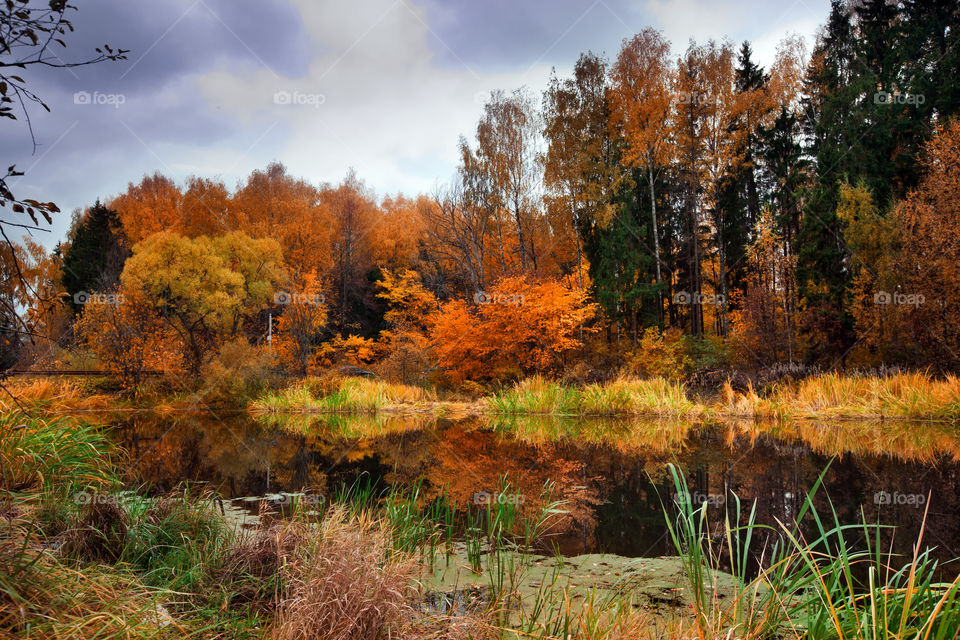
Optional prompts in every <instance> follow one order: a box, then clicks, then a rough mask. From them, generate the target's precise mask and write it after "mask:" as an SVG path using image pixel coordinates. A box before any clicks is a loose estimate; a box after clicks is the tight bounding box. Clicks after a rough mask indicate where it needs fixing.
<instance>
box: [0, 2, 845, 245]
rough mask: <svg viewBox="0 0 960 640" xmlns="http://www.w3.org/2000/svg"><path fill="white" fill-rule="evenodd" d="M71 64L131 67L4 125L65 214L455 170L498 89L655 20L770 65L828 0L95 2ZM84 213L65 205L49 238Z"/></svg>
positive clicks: (413, 186) (43, 83) (82, 14)
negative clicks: (460, 143)
mask: <svg viewBox="0 0 960 640" xmlns="http://www.w3.org/2000/svg"><path fill="white" fill-rule="evenodd" d="M75 4H79V5H80V11H79V12H77V13H75V15H74V25H75V27H76V33H74V34H73V35H72V36H71V39H70V41H69V44H70V48H69V50H68V53H67V54H65V55H64V57H65V58H77V57H81V56H84V55H86V54H88V53H90V52H92V50H93V48H94V47H96V46H100V45H102V44H103V43H109V44H111V45H113V46H119V47H122V48H124V49H130V50H131V52H130V54H128V56H129V60H127V61H126V62H116V63H104V64H100V65H95V66H91V67H84V68H79V69H75V70H72V71H71V70H58V71H52V70H41V71H35V72H31V74H30V75H29V76H28V77H27V80H28V82H29V83H30V86H31V87H32V88H33V89H34V90H35V91H37V93H39V94H40V95H41V96H42V97H43V98H44V99H45V101H46V102H47V104H48V105H50V107H51V109H52V112H51V113H50V114H46V113H45V112H43V111H42V110H40V109H32V110H31V115H32V117H33V124H34V129H35V131H36V137H37V143H38V148H37V150H36V151H35V152H34V151H33V149H32V145H31V142H30V137H29V134H28V131H27V129H26V126H25V125H24V123H23V121H17V122H11V121H5V122H3V123H0V156H2V157H0V162H3V163H5V164H4V166H7V165H9V164H12V163H16V164H17V166H18V169H21V170H26V171H27V175H26V176H25V177H23V178H20V179H18V180H16V181H14V182H13V186H14V187H15V189H14V192H15V193H17V195H18V196H19V197H33V198H38V199H43V200H50V199H52V200H54V201H56V202H57V203H58V204H59V205H60V207H61V209H62V210H64V212H69V211H70V210H71V209H73V208H75V207H80V206H86V205H89V204H91V203H92V202H93V201H94V200H95V199H96V198H98V197H100V198H108V197H110V196H111V195H114V194H116V193H118V192H120V191H122V190H124V189H125V188H126V185H127V183H128V182H131V181H138V180H139V179H140V177H142V176H143V175H144V174H146V173H153V172H154V171H161V172H162V173H165V174H167V175H170V176H172V177H174V178H175V179H177V180H178V181H182V180H183V179H184V178H186V177H187V176H189V175H191V174H197V175H203V176H207V177H219V178H221V179H223V180H224V181H225V182H226V183H227V185H228V186H230V187H233V186H235V185H236V183H237V182H238V181H239V180H241V179H242V178H243V177H244V176H246V175H247V174H248V173H249V172H250V171H251V170H253V169H256V168H260V167H263V166H265V165H266V164H267V163H269V162H270V161H273V160H279V161H281V162H283V163H284V164H285V165H287V167H288V169H289V170H290V172H291V173H293V174H294V175H297V176H302V177H304V178H307V179H308V180H311V181H313V182H315V183H321V182H328V181H329V182H336V181H339V180H340V179H342V177H343V176H344V175H345V174H346V172H347V170H348V168H350V167H353V168H355V169H356V171H357V173H358V175H359V176H360V177H361V178H362V179H364V180H365V181H366V182H367V184H368V185H370V186H371V187H372V188H373V189H375V190H376V191H377V193H379V194H381V195H386V194H389V193H395V192H400V191H402V192H404V193H408V194H415V193H417V192H421V191H427V190H429V189H430V188H431V187H432V186H433V185H434V184H436V183H437V182H438V181H443V180H446V179H448V178H449V177H450V176H451V175H452V173H453V169H454V166H455V163H456V141H457V136H458V135H460V134H468V135H469V134H471V133H472V131H473V129H474V126H475V123H476V120H477V118H478V117H479V115H480V112H481V108H482V103H483V99H484V97H485V96H486V95H487V94H488V93H489V91H490V90H492V89H513V88H516V87H519V86H522V85H526V86H528V87H530V88H531V89H533V90H535V91H539V90H541V89H542V88H543V87H544V86H545V85H546V82H547V79H548V77H549V74H550V70H551V68H556V69H557V72H558V73H559V74H561V75H565V74H566V73H567V72H568V71H569V70H570V69H571V67H572V65H573V63H574V62H575V61H576V58H577V56H578V55H579V53H580V52H581V51H585V50H588V49H590V50H593V51H596V52H604V53H606V54H607V55H608V56H609V57H613V56H615V55H616V52H617V50H618V48H619V44H620V42H621V41H622V39H623V38H625V37H628V36H630V35H632V34H633V33H635V32H637V31H639V30H640V29H642V28H644V27H645V26H653V27H655V28H658V29H661V30H663V32H664V33H665V35H666V37H667V38H668V39H669V40H670V41H671V42H672V44H673V47H674V50H675V52H680V51H681V50H682V49H684V48H685V47H686V44H687V41H688V40H689V39H690V38H694V39H696V40H698V41H704V40H707V39H709V38H715V39H722V38H728V39H730V40H731V41H733V42H734V43H739V42H740V41H742V40H745V39H746V40H750V41H751V42H752V43H753V45H754V49H755V51H756V54H757V58H758V60H759V62H760V63H762V64H764V65H765V66H767V65H769V63H770V62H771V61H772V59H773V54H774V51H775V48H776V43H777V42H778V41H779V40H780V39H781V38H782V37H783V36H784V35H786V34H788V33H797V34H800V35H802V36H805V37H806V38H807V39H808V42H810V41H811V39H812V37H813V35H814V34H815V33H816V30H817V29H818V27H819V25H820V24H821V23H822V22H823V21H824V20H825V19H826V16H827V11H828V8H829V1H828V0H797V1H796V2H793V1H792V0H783V1H782V2H770V1H769V0H754V1H746V0H595V1H594V0H584V1H575V0H420V1H417V0H348V1H344V0H338V1H332V0H154V1H152V2H148V1H147V0H85V1H84V2H77V3H75ZM68 224H69V215H68V213H65V214H63V215H62V216H61V218H60V219H59V220H58V221H57V223H56V224H55V227H54V229H53V231H52V233H50V234H43V235H42V237H41V240H43V242H44V244H47V245H48V246H52V245H53V244H55V242H56V241H57V240H59V239H60V238H62V237H63V234H64V231H65V229H66V227H67V225H68Z"/></svg>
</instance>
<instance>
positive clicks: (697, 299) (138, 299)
mask: <svg viewBox="0 0 960 640" xmlns="http://www.w3.org/2000/svg"><path fill="white" fill-rule="evenodd" d="M958 27H960V6H958V5H957V4H956V3H955V2H950V1H942V0H937V1H929V2H925V1H918V0H916V1H915V0H906V1H904V2H899V3H897V2H894V3H891V2H888V1H887V0H863V1H862V2H859V3H852V4H851V5H849V6H848V4H847V3H844V2H840V1H838V0H835V1H834V2H833V3H832V5H831V11H830V14H829V16H828V17H827V20H826V24H825V25H824V26H823V27H822V28H821V31H820V33H819V35H818V36H817V38H816V40H815V42H814V43H812V49H811V50H810V51H807V49H806V46H805V43H804V42H803V41H802V40H801V39H799V38H797V37H787V38H785V39H784V40H783V41H782V42H781V44H780V46H779V47H778V49H777V54H776V58H775V60H774V62H773V63H772V64H771V65H770V67H769V68H768V69H764V68H762V67H761V66H759V65H758V64H757V63H756V62H755V60H754V55H753V52H752V50H751V47H750V44H749V43H747V42H744V43H743V44H742V45H740V46H734V45H733V44H731V43H729V42H727V41H712V40H711V41H709V42H707V43H700V44H698V43H695V42H693V41H691V42H690V43H689V45H688V46H687V48H686V49H685V50H684V51H682V52H680V53H677V52H675V51H673V50H672V49H671V45H670V43H668V42H667V41H665V39H664V37H663V35H662V34H661V33H659V32H657V31H655V30H653V29H645V30H643V31H642V32H640V33H638V34H636V35H635V36H633V37H631V38H628V39H626V40H624V42H623V44H622V47H621V49H620V50H619V51H618V52H617V53H616V55H615V56H614V57H612V58H610V59H607V58H606V57H605V56H602V55H598V54H594V53H591V52H587V53H584V54H582V55H581V56H580V58H579V60H577V62H576V64H575V66H574V68H573V73H572V75H571V76H569V77H564V76H560V75H557V74H556V73H554V74H553V75H552V76H551V78H550V80H549V84H548V87H547V89H546V90H545V91H544V92H543V94H542V95H535V94H534V93H532V92H531V91H529V90H527V89H524V88H521V89H517V90H513V91H495V92H493V93H491V94H490V97H489V99H488V101H487V102H486V104H485V105H484V107H483V111H482V114H481V116H480V119H479V121H478V123H477V126H476V130H475V132H474V133H473V134H472V135H470V136H464V137H461V139H460V140H459V142H458V149H459V164H458V168H457V171H456V174H455V175H454V176H453V177H452V178H451V179H450V180H449V181H447V182H446V183H445V184H442V185H439V186H438V187H437V188H436V189H434V190H433V192H432V193H429V194H420V195H417V196H405V195H395V196H389V197H384V198H381V197H378V196H377V195H376V193H375V192H374V191H373V190H372V189H371V188H370V187H369V186H367V185H366V184H365V183H364V182H363V181H362V180H361V179H360V178H359V177H358V176H357V175H355V174H354V173H353V172H352V171H351V172H350V173H349V174H348V176H347V177H346V178H345V179H344V180H343V181H342V182H340V183H339V184H320V185H315V184H311V183H309V182H308V181H305V180H302V179H299V178H296V177H294V176H291V175H290V174H289V173H288V172H287V171H286V169H285V168H284V167H283V166H282V165H281V164H279V163H275V164H271V165H270V166H268V167H266V168H265V169H263V170H258V171H254V172H253V173H252V174H251V175H250V176H249V177H248V178H246V179H245V180H244V181H242V182H241V183H240V184H237V185H236V186H235V187H232V188H231V187H228V186H227V185H226V184H224V183H223V182H222V181H220V180H218V179H215V178H208V177H201V176H195V177H191V178H189V179H187V180H186V182H185V183H183V184H177V183H176V182H175V181H173V180H171V179H170V178H168V177H166V176H163V175H161V174H159V173H158V174H155V175H151V176H146V177H144V178H143V179H142V180H140V181H139V182H136V183H131V184H130V185H129V187H128V188H127V190H126V191H125V192H123V193H120V194H119V195H116V196H113V197H110V198H108V199H105V200H104V201H103V202H97V203H96V204H95V205H93V206H91V207H89V208H87V209H85V210H79V211H77V212H75V214H74V219H73V224H72V226H71V228H70V231H69V234H68V237H67V239H66V240H65V241H64V242H63V243H62V244H60V245H59V246H58V247H57V249H56V250H55V251H53V252H52V253H49V254H48V253H46V252H45V251H44V250H43V249H42V248H41V247H40V246H39V245H37V244H35V243H33V242H32V241H30V240H25V242H24V243H23V244H22V245H20V246H18V247H17V250H16V252H15V253H11V252H10V251H9V250H8V251H6V252H5V254H4V255H3V267H4V272H5V275H6V277H5V279H4V285H3V287H4V291H3V292H2V294H3V296H4V297H5V299H6V301H7V304H6V305H5V306H6V313H5V319H4V321H5V325H6V328H7V332H6V336H7V340H6V341H5V344H4V345H3V353H2V354H0V355H2V358H3V364H5V365H6V366H12V365H14V364H17V365H18V366H27V365H47V364H51V363H53V364H56V365H57V366H62V365H64V364H66V365H69V366H78V367H82V366H84V363H86V364H89V365H90V366H92V367H98V366H99V367H105V368H109V369H110V370H112V371H115V372H117V373H118V374H120V375H122V376H123V377H124V378H126V379H130V380H136V379H138V378H139V377H140V375H141V374H142V373H143V372H144V371H147V370H156V369H160V370H165V371H184V372H193V373H200V372H203V371H204V370H205V368H207V369H209V368H211V367H212V368H214V369H216V368H218V367H219V368H221V369H222V368H226V369H230V368H231V367H245V366H259V367H264V368H267V369H277V368H282V369H284V370H286V371H289V372H292V373H300V374H303V373H308V372H311V371H314V370H318V369H322V368H324V367H330V366H338V365H344V364H352V365H359V366H363V367H365V368H371V367H372V368H374V369H377V370H378V372H380V373H382V374H383V375H387V376H393V377H397V378H400V379H404V380H406V381H411V380H423V379H424V378H425V377H431V378H435V379H440V378H442V379H445V380H448V381H451V382H454V383H459V382H463V381H465V380H477V381H486V380H501V381H502V380H507V379H514V378H519V377H522V376H526V375H531V374H534V373H546V374H552V375H558V376H559V375H564V376H567V377H569V378H571V379H575V378H576V379H578V378H584V379H586V378H589V377H591V376H594V377H596V376H602V375H608V374H609V373H610V372H614V371H624V370H628V371H630V372H631V373H648V374H657V373H664V372H666V373H669V374H671V375H674V374H682V373H684V372H689V371H690V370H691V369H695V368H710V367H737V368H746V369H756V368H759V367H765V366H769V365H774V364H777V363H785V362H796V363H804V364H814V365H819V366H821V367H824V368H841V367H854V366H856V367H861V366H862V367H871V366H879V365H905V366H913V367H931V368H935V369H939V370H955V369H956V367H957V365H958V364H960V362H958V360H960V358H958V353H960V321H958V319H957V318H958V316H957V313H956V309H957V306H958V305H957V303H958V302H960V295H958V292H957V288H956V286H955V283H956V282H960V226H958V222H960V124H958V123H957V121H956V120H955V119H954V118H955V117H956V115H957V111H958V108H960V79H958V77H957V74H956V69H958V68H960V47H958V37H960V34H958ZM18 273H20V274H22V275H23V278H22V279H20V278H17V277H13V276H14V275H15V274H18ZM19 309H26V310H27V311H26V313H24V314H15V313H13V310H19ZM24 336H27V337H24Z"/></svg>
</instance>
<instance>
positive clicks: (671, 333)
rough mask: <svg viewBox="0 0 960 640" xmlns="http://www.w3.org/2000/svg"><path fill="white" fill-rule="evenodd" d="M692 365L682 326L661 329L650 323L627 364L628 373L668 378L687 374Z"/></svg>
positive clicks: (677, 378) (674, 378)
mask: <svg viewBox="0 0 960 640" xmlns="http://www.w3.org/2000/svg"><path fill="white" fill-rule="evenodd" d="M692 367H693V360H692V359H691V358H690V357H689V356H688V355H687V350H686V345H685V343H684V340H683V334H682V332H681V331H680V330H679V329H667V330H666V331H663V332H661V331H660V330H659V329H658V328H656V327H648V328H647V329H644V331H643V337H641V339H640V344H638V345H637V349H636V350H635V351H634V352H633V353H632V354H631V356H630V359H629V361H628V362H627V364H626V367H625V369H626V371H625V373H626V375H628V376H636V375H645V376H648V377H661V378H667V379H669V380H680V379H683V378H685V377H686V375H687V373H689V371H690V369H691V368H692Z"/></svg>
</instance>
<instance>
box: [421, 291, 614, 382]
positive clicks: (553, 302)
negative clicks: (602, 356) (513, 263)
mask: <svg viewBox="0 0 960 640" xmlns="http://www.w3.org/2000/svg"><path fill="white" fill-rule="evenodd" d="M475 302H476V303H477V304H476V305H475V306H471V305H468V304H467V303H465V302H463V301H460V300H455V301H452V302H448V303H447V304H445V305H444V306H443V307H442V308H441V309H440V311H439V312H438V313H437V314H436V316H435V318H434V323H433V331H432V338H433V350H434V354H435V355H436V357H437V360H438V363H439V365H440V367H441V368H443V369H444V370H445V371H446V372H447V374H448V375H449V377H450V378H451V380H453V381H454V382H460V381H462V380H467V379H473V380H479V379H501V380H502V379H506V378H515V377H519V376H521V375H530V374H533V373H551V372H556V371H559V370H560V369H562V367H563V364H564V362H565V361H566V359H567V358H568V356H569V355H570V353H571V352H573V351H574V350H576V349H578V348H579V347H580V346H581V335H582V334H585V333H589V332H591V331H592V330H593V327H591V326H589V325H588V323H589V322H590V320H592V319H593V317H594V315H595V314H596V305H595V304H594V303H591V302H588V294H587V292H586V291H585V290H584V289H581V288H579V287H577V286H576V285H575V284H574V283H572V282H571V281H570V280H569V279H567V280H555V279H543V280H533V279H531V278H529V277H527V276H512V277H507V278H503V279H501V280H500V281H499V282H498V283H497V285H496V286H495V287H494V288H493V289H492V291H490V292H489V293H486V292H480V293H478V294H477V295H476V296H475Z"/></svg>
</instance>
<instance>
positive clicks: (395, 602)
mask: <svg viewBox="0 0 960 640" xmlns="http://www.w3.org/2000/svg"><path fill="white" fill-rule="evenodd" d="M291 526H295V525H291ZM300 526H308V525H300ZM318 526H319V530H318V531H316V532H305V533H304V536H303V538H304V544H302V545H301V546H300V548H299V549H298V552H297V554H296V556H295V557H294V558H293V559H291V560H290V561H289V563H287V565H286V566H285V567H284V572H285V576H284V581H285V583H286V584H285V590H284V595H283V598H282V600H281V601H280V603H279V605H278V607H277V611H276V617H275V624H274V630H273V638H275V640H293V639H299V638H325V639H328V640H348V639H349V640H354V639H367V638H369V639H370V640H375V639H376V638H381V637H388V635H390V636H392V637H404V636H403V634H402V632H403V630H404V629H406V628H407V627H408V626H409V625H410V624H411V621H412V619H413V618H414V617H415V616H416V614H417V613H418V612H417V610H416V609H415V607H414V604H413V601H414V600H413V599H414V597H415V595H416V592H415V588H414V587H413V582H412V581H413V578H414V575H415V573H416V569H415V564H414V561H413V560H411V559H410V558H407V557H405V556H402V555H397V554H394V553H393V552H392V536H391V532H390V529H389V528H388V525H387V524H386V523H385V522H384V521H382V520H380V521H377V520H373V519H372V518H370V517H369V516H368V515H367V514H363V513H362V514H360V515H359V516H357V517H355V518H354V519H353V520H351V519H350V518H349V516H348V514H347V512H346V511H345V510H343V509H337V508H333V509H330V510H329V511H328V512H327V514H326V517H325V518H324V519H323V521H322V522H321V523H320V524H319V525H318Z"/></svg>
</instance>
